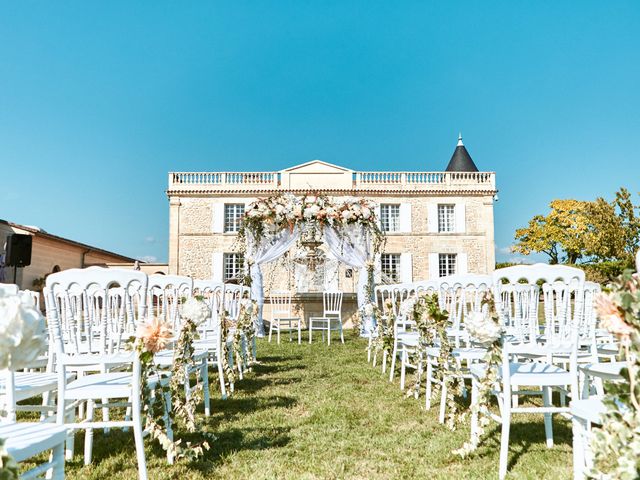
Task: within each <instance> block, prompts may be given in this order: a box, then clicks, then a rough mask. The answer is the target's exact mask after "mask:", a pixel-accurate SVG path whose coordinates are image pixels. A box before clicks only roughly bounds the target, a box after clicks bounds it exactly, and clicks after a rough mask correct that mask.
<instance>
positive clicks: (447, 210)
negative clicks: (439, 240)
mask: <svg viewBox="0 0 640 480" xmlns="http://www.w3.org/2000/svg"><path fill="white" fill-rule="evenodd" d="M455 231H456V216H455V205H438V232H440V233H453V232H455Z"/></svg>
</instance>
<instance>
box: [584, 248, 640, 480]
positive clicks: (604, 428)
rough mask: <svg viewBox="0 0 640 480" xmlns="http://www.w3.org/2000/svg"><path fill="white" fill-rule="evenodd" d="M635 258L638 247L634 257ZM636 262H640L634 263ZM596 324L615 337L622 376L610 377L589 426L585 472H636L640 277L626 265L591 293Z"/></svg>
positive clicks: (602, 475)
mask: <svg viewBox="0 0 640 480" xmlns="http://www.w3.org/2000/svg"><path fill="white" fill-rule="evenodd" d="M638 258H639V259H640V253H639V257H638ZM638 268H640V265H639V266H638ZM596 312H597V315H598V318H599V319H600V326H601V327H603V328H605V329H607V330H608V331H609V332H611V333H612V334H613V335H615V336H616V337H617V338H618V340H619V341H620V346H621V355H622V358H623V360H624V362H625V364H626V368H623V369H622V371H621V374H622V376H623V377H624V381H622V382H616V383H613V382H609V383H607V385H606V391H607V394H606V395H605V397H604V399H603V402H604V404H605V407H606V412H605V413H604V414H603V416H602V425H601V426H600V427H594V428H593V429H592V434H593V435H592V439H591V451H592V452H593V468H592V470H591V471H590V472H588V473H587V475H588V476H589V477H590V478H598V479H608V478H620V479H635V478H639V477H640V462H639V461H638V458H639V455H640V385H639V382H640V279H639V278H638V274H632V271H631V270H627V271H625V272H624V273H623V274H622V275H621V276H620V277H619V278H618V279H616V280H615V281H614V282H613V283H611V284H610V285H609V286H608V288H607V289H606V291H605V292H603V293H601V294H600V295H599V296H598V297H597V299H596Z"/></svg>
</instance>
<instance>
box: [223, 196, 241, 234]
mask: <svg viewBox="0 0 640 480" xmlns="http://www.w3.org/2000/svg"><path fill="white" fill-rule="evenodd" d="M243 215H244V203H225V204H224V231H225V233H227V232H230V233H234V232H237V231H238V230H240V222H241V220H242V216H243Z"/></svg>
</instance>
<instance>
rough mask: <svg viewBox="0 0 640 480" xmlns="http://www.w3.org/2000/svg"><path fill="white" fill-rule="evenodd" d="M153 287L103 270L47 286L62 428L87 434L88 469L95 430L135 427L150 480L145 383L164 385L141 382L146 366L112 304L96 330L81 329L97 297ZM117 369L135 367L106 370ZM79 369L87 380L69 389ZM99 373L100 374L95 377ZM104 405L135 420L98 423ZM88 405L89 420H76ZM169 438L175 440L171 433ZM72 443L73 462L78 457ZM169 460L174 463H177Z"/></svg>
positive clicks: (52, 278) (142, 467)
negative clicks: (96, 414) (70, 376)
mask: <svg viewBox="0 0 640 480" xmlns="http://www.w3.org/2000/svg"><path fill="white" fill-rule="evenodd" d="M147 282H148V278H147V276H146V275H145V274H144V273H142V272H139V271H134V270H120V269H107V268H100V267H89V268H87V269H70V270H65V271H62V272H58V273H54V274H51V275H49V276H48V277H47V281H46V285H47V292H48V301H47V321H48V325H49V329H50V338H51V341H52V342H54V345H55V356H56V367H57V373H58V399H57V401H58V408H57V423H58V424H59V425H63V426H64V427H65V428H67V429H68V431H69V433H70V434H72V433H73V431H74V430H76V429H84V430H85V431H86V434H85V458H84V461H85V464H89V463H90V462H91V456H92V447H93V429H95V428H127V427H131V428H132V429H133V434H134V438H135V446H136V457H137V460H138V475H139V478H140V479H144V480H146V478H147V468H146V460H145V454H144V444H143V429H142V405H141V404H140V403H141V402H140V383H141V381H146V382H148V383H149V384H150V387H153V385H154V383H155V382H157V381H159V379H158V378H153V379H141V378H140V371H141V366H140V360H139V358H138V355H137V353H135V352H131V351H128V350H126V345H125V342H123V341H121V340H122V338H121V336H122V333H123V329H124V326H125V322H124V319H121V320H122V321H120V322H117V323H116V324H113V323H111V320H112V319H113V318H114V316H113V312H111V311H110V310H109V309H110V303H109V302H105V303H104V304H103V308H102V309H101V311H100V315H99V317H98V318H99V320H98V323H97V324H96V325H95V327H97V328H96V329H95V330H82V328H81V327H82V326H83V325H86V323H84V322H82V321H80V320H81V319H82V318H87V317H88V315H89V312H88V310H89V309H90V306H91V305H92V302H90V301H89V298H90V297H91V296H94V295H96V294H98V293H99V294H100V296H101V297H102V298H106V297H107V296H108V291H109V289H110V288H113V287H119V291H121V292H122V294H123V295H128V292H130V291H131V290H132V289H134V288H135V289H137V290H139V291H142V292H145V291H146V289H147ZM124 311H125V309H123V314H124ZM139 320H143V319H139ZM112 364H119V365H122V364H130V365H132V371H130V372H127V371H108V369H105V368H104V366H105V365H112ZM77 367H84V368H86V371H85V375H84V376H82V377H80V378H78V379H77V380H74V381H72V382H70V383H68V384H67V383H66V378H67V370H69V369H76V368H77ZM95 371H99V372H100V373H93V372H95ZM114 400H116V401H115V402H114ZM105 401H106V403H105ZM99 402H102V405H100V406H102V407H115V406H120V407H122V406H126V407H128V409H129V410H130V411H131V418H125V419H124V420H111V419H107V418H105V419H103V421H95V420H94V418H93V411H94V407H95V406H97V404H98V403H99ZM82 403H86V404H87V409H86V416H85V418H79V419H76V418H75V414H74V411H75V408H77V407H78V406H79V405H80V404H82ZM70 415H71V418H70ZM169 435H170V436H171V435H172V434H171V431H170V429H169ZM71 439H72V437H70V438H69V440H71ZM69 440H68V442H67V443H68V445H67V448H68V451H67V457H68V458H69V457H70V456H71V455H73V448H72V443H71V444H70V442H69ZM69 450H70V451H69ZM169 460H170V461H172V459H171V458H169Z"/></svg>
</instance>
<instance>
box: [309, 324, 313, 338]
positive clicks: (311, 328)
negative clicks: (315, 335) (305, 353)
mask: <svg viewBox="0 0 640 480" xmlns="http://www.w3.org/2000/svg"><path fill="white" fill-rule="evenodd" d="M311 332H313V320H309V343H311Z"/></svg>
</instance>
